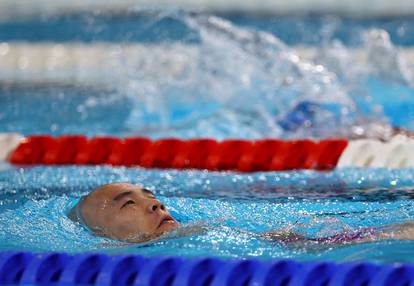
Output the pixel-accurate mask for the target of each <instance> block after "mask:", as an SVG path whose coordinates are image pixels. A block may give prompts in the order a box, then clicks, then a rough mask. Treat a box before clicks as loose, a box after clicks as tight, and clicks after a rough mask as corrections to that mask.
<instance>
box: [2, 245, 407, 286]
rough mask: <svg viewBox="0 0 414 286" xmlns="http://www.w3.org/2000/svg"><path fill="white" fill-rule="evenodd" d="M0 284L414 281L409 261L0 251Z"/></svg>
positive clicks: (229, 285)
mask: <svg viewBox="0 0 414 286" xmlns="http://www.w3.org/2000/svg"><path fill="white" fill-rule="evenodd" d="M0 285H84V286H86V285H139V286H143V285H151V286H161V285H171V286H186V285H189V286H190V285H191V286H202V285H204V286H206V285H210V286H239V285H240V286H241V285H256V286H259V285H284V286H322V285H327V286H334V285H338V286H339V285H340V286H357V285H366V286H385V285H414V266H412V265H404V264H395V265H376V264H372V263H365V262H363V263H343V264H337V263H333V262H301V263H300V262H295V261H292V260H275V261H262V260H254V259H247V260H241V259H240V260H236V259H232V260H224V259H218V258H193V259H183V258H179V257H142V256H138V255H106V254H88V253H86V254H85V253H83V254H77V255H70V254H66V253H41V254H34V253H30V252H2V253H1V252H0Z"/></svg>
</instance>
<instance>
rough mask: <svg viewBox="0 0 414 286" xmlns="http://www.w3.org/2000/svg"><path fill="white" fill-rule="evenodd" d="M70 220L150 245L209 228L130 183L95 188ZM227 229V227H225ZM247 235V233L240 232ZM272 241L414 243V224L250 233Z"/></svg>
mask: <svg viewBox="0 0 414 286" xmlns="http://www.w3.org/2000/svg"><path fill="white" fill-rule="evenodd" d="M68 216H69V218H70V219H72V220H73V221H76V222H79V223H80V224H82V225H84V226H85V227H86V228H87V229H88V230H90V231H91V232H92V233H93V234H94V235H98V236H103V237H108V238H111V239H114V240H119V241H126V242H147V241H153V240H157V239H160V238H163V237H167V236H168V233H171V232H172V231H175V235H176V236H186V235H192V234H200V233H204V232H205V231H206V230H207V229H208V228H209V227H201V226H196V227H192V228H183V227H180V225H179V223H178V222H177V221H176V220H175V219H174V218H173V217H172V216H171V215H170V213H169V212H168V210H167V208H166V207H165V206H164V205H163V204H162V203H161V202H160V201H158V200H157V199H156V197H155V196H154V194H153V193H152V192H151V191H150V190H148V189H146V188H143V187H140V186H138V185H133V184H129V183H111V184H107V185H104V186H101V187H98V188H96V189H95V190H94V191H92V192H91V193H90V194H88V195H87V196H85V197H82V198H81V199H80V200H79V202H78V203H77V204H76V205H75V206H74V207H73V208H72V210H71V211H70V213H69V215H68ZM215 228H216V227H215ZM223 228H225V227H223ZM240 231H241V232H244V233H247V231H244V230H240ZM249 234H250V235H252V236H256V237H259V238H262V239H265V240H269V241H277V242H282V243H286V244H289V245H292V244H303V243H312V244H324V245H327V244H328V245H329V244H350V243H363V242H373V241H380V240H414V223H404V224H396V225H390V226H386V227H381V228H375V227H366V228H360V229H358V230H353V231H350V232H346V233H340V234H337V235H333V236H327V237H318V238H313V237H307V236H304V235H303V234H301V233H297V232H292V231H290V230H289V229H282V230H271V231H267V232H264V233H259V234H257V233H249Z"/></svg>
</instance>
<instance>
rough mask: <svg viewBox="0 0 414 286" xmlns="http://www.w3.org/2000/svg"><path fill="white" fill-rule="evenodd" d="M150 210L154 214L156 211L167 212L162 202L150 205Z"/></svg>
mask: <svg viewBox="0 0 414 286" xmlns="http://www.w3.org/2000/svg"><path fill="white" fill-rule="evenodd" d="M148 210H149V211H150V212H152V213H153V212H156V211H165V206H164V205H163V204H161V203H160V202H153V203H151V204H150V205H149V207H148Z"/></svg>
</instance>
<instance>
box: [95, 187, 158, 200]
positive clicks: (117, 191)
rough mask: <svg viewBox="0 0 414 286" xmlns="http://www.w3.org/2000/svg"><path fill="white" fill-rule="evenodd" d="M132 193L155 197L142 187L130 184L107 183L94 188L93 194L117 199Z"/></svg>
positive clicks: (108, 198)
mask: <svg viewBox="0 0 414 286" xmlns="http://www.w3.org/2000/svg"><path fill="white" fill-rule="evenodd" d="M134 193H138V194H144V195H147V196H152V197H155V195H154V193H153V192H152V191H151V190H149V189H147V188H144V187H141V186H138V185H132V184H109V185H105V186H102V187H100V188H98V189H96V191H95V192H93V195H96V196H98V197H102V198H105V199H107V200H111V201H119V200H121V199H122V198H124V197H126V196H129V195H132V194H134Z"/></svg>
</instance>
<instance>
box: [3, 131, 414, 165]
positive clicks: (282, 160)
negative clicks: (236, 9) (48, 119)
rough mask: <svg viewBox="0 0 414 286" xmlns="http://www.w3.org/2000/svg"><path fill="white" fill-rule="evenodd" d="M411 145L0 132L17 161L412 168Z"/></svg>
mask: <svg viewBox="0 0 414 286" xmlns="http://www.w3.org/2000/svg"><path fill="white" fill-rule="evenodd" d="M412 150H414V139H412V138H409V137H406V136H404V135H397V136H394V137H393V138H392V139H391V140H390V141H388V142H381V141H378V140H373V139H360V140H346V139H324V140H319V141H315V140H309V139H302V140H279V139H261V140H256V141H251V140H241V139H228V140H223V141H217V140H214V139H211V138H196V139H188V140H183V139H178V138H162V139H158V140H151V139H149V138H145V137H130V138H115V137H92V138H87V137H86V136H82V135H63V136H60V137H53V136H49V135H35V136H29V137H23V136H22V135H19V134H15V133H4V134H0V161H9V162H10V163H12V164H16V165H38V164H39V165H112V166H128V167H132V166H139V167H144V168H174V169H206V170H211V171H225V170H233V171H240V172H256V171H286V170H298V169H311V170H333V169H335V168H344V167H360V168H410V167H414V152H412Z"/></svg>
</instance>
